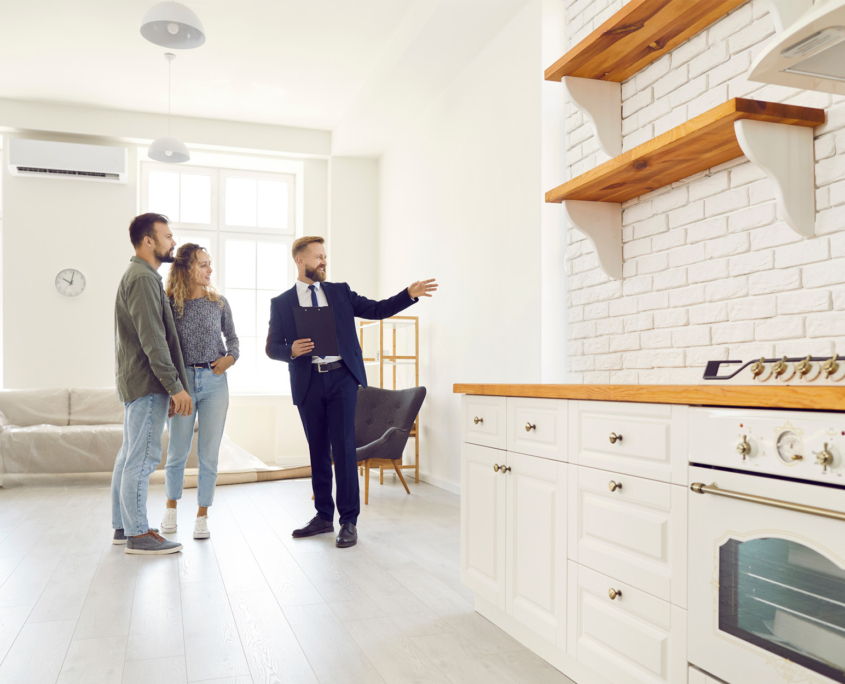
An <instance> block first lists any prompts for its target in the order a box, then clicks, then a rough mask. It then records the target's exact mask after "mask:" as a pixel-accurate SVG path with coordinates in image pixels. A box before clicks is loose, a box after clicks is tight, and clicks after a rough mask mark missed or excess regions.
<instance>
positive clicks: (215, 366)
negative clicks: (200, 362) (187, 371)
mask: <svg viewBox="0 0 845 684" xmlns="http://www.w3.org/2000/svg"><path fill="white" fill-rule="evenodd" d="M233 365H235V357H234V356H232V355H231V354H229V355H228V356H222V357H220V358H219V359H217V361H212V362H211V368H212V370H213V371H214V374H215V375H223V373H225V372H226V371H227V370H229V369H230V368H231V367H232V366H233Z"/></svg>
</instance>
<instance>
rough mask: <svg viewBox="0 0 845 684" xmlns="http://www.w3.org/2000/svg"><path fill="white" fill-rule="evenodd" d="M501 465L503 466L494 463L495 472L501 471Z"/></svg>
mask: <svg viewBox="0 0 845 684" xmlns="http://www.w3.org/2000/svg"><path fill="white" fill-rule="evenodd" d="M501 467H502V466H500V465H499V464H498V463H496V464H494V465H493V472H494V473H498V472H499V470H500V469H501Z"/></svg>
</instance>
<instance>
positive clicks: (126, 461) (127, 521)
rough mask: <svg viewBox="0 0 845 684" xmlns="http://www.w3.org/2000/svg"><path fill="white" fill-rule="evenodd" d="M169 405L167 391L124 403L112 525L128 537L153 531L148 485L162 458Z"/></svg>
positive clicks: (114, 481) (115, 468)
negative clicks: (163, 436) (163, 437)
mask: <svg viewBox="0 0 845 684" xmlns="http://www.w3.org/2000/svg"><path fill="white" fill-rule="evenodd" d="M169 405H170V397H169V396H167V395H166V394H148V395H147V396H145V397H141V398H140V399H136V400H135V401H130V402H129V403H125V404H124V408H125V410H124V413H123V445H122V446H121V447H120V452H119V453H118V455H117V459H115V462H114V472H113V473H112V478H111V519H112V527H114V529H116V530H119V529H122V530H123V533H124V534H125V535H126V536H127V537H135V536H137V535H139V534H146V533H147V532H149V531H150V525H149V523H148V522H147V489H148V488H149V485H150V475H152V473H153V471H154V470H155V469H156V466H157V465H158V464H159V463H160V462H161V433H162V432H163V430H164V421H165V420H167V407H168V406H169Z"/></svg>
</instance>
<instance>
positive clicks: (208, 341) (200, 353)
mask: <svg viewBox="0 0 845 684" xmlns="http://www.w3.org/2000/svg"><path fill="white" fill-rule="evenodd" d="M220 299H221V301H219V302H210V301H208V300H207V299H206V298H205V297H200V298H199V299H188V300H185V309H184V311H183V312H182V315H181V316H180V315H179V313H178V312H177V311H176V307H175V305H174V306H173V318H174V320H175V322H176V330H177V332H178V333H179V343H180V345H181V346H182V356H183V358H184V359H185V365H186V366H189V365H192V364H195V363H211V362H212V361H217V359H219V358H221V357H223V356H226V355H227V354H229V355H231V356H232V358H234V359H235V361H237V360H238V356H240V350H239V345H238V336H237V334H236V333H235V324H234V322H233V321H232V309H231V307H230V306H229V302H228V301H226V298H225V297H223V296H221V297H220ZM170 301H171V304H173V300H172V299H171V300H170ZM221 303H222V304H223V306H222V307H221V306H220V304H221ZM221 333H222V335H221ZM224 337H225V338H226V343H225V344H224V343H223V338H224Z"/></svg>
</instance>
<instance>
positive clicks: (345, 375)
mask: <svg viewBox="0 0 845 684" xmlns="http://www.w3.org/2000/svg"><path fill="white" fill-rule="evenodd" d="M129 236H130V240H131V242H132V244H133V246H134V247H135V256H134V257H132V259H131V263H130V265H129V268H128V269H127V270H126V273H125V274H124V276H123V279H122V281H121V284H120V287H119V289H118V293H117V301H116V303H115V337H116V366H117V368H116V371H117V390H118V395H119V397H120V399H121V401H123V402H124V407H125V416H124V423H123V446H122V447H121V450H120V453H119V454H118V457H117V459H116V461H115V467H114V473H113V475H112V526H113V527H114V530H115V532H114V543H116V544H120V543H125V544H126V552H127V553H135V554H167V553H175V552H177V551H180V550H181V548H182V545H181V544H179V543H177V542H172V541H168V540H166V539H165V538H164V537H162V536H161V535H159V534H158V530H156V529H151V528H150V526H149V524H148V522H147V489H148V486H149V477H150V475H151V474H152V472H153V471H154V470H155V468H156V466H157V465H158V464H159V462H160V461H161V436H162V432H163V430H164V423H165V420H169V424H168V432H169V434H170V446H169V448H168V458H167V464H166V467H165V489H166V492H167V499H168V500H167V508H166V509H165V515H164V519H163V520H162V532H164V533H168V532H175V531H176V501H177V500H178V499H179V498H181V495H182V483H183V479H184V470H185V462H186V460H187V457H188V453H189V452H190V448H191V439H192V437H193V431H194V419H195V417H196V414H198V417H199V435H198V440H199V445H198V458H199V478H198V485H197V490H198V491H197V498H198V502H199V504H200V507H199V511H198V513H197V522H196V523H195V527H194V537H195V538H200V539H203V538H208V536H209V532H208V525H207V507H208V506H210V505H211V503H212V498H213V495H214V486H215V483H216V480H217V457H218V453H219V448H220V441H221V439H222V437H223V429H224V425H225V419H226V412H227V410H228V405H229V391H228V385H227V381H226V376H225V371H226V370H227V369H228V368H229V367H230V366H231V365H232V364H233V363H235V361H236V360H237V356H238V341H237V336H236V335H235V330H234V326H233V324H232V316H231V310H230V308H229V305H228V303H227V302H226V300H225V299H224V298H223V297H221V296H220V295H218V294H217V293H216V292H215V290H214V289H213V287H212V286H211V279H210V276H211V259H210V256H209V255H208V254H207V252H205V251H204V250H203V249H202V248H201V247H199V246H198V245H193V244H186V245H183V246H182V247H181V248H180V249H179V252H178V253H177V254H176V256H175V257H174V250H175V248H176V242H175V240H173V236H172V233H171V231H170V227H169V226H168V223H167V219H166V218H165V217H164V216H161V215H158V214H142V215H141V216H138V217H136V218H135V219H134V220H133V221H132V223H131V225H130V227H129ZM292 256H293V258H294V261H295V262H296V266H297V271H298V279H297V281H296V284H295V285H294V287H293V288H291V289H290V290H288V291H287V292H285V293H283V294H282V295H280V296H278V297H276V298H275V299H273V301H272V304H271V314H270V332H269V335H268V337H267V347H266V351H267V355H268V356H269V357H270V358H272V359H275V360H278V361H285V362H286V363H288V364H289V369H290V374H291V390H292V395H293V403H294V404H295V405H296V406H297V407H298V408H299V413H300V417H301V419H302V424H303V427H304V428H305V434H306V437H307V439H308V446H309V452H310V457H311V470H312V485H313V489H314V503H315V507H316V509H317V515H316V516H315V517H314V518H313V519H312V520H311V521H310V522H309V523H308V524H307V525H306V526H305V527H303V528H301V529H298V530H294V531H293V536H294V537H308V536H312V535H316V534H323V533H326V532H333V531H334V525H333V520H334V501H333V499H332V491H331V489H332V462H334V467H335V477H336V480H337V508H338V512H339V513H340V524H341V531H340V534H339V535H338V538H337V546H339V547H348V546H352V545H354V544H355V543H356V542H357V530H356V524H357V520H358V513H359V511H360V501H359V495H358V477H357V467H356V466H357V459H356V450H355V404H356V400H357V392H358V385H359V384H360V385H363V386H366V374H365V371H364V364H363V359H362V355H361V348H360V345H359V344H358V338H357V335H356V331H355V317H356V316H357V317H359V318H367V319H382V318H388V317H390V316H394V315H396V314H397V313H399V312H400V311H402V310H404V309H406V308H407V307H409V306H411V305H412V304H413V303H415V302H417V301H419V297H430V296H432V294H433V293H434V292H435V291H436V290H437V285H436V283H434V281H422V282H415V283H413V284H412V285H411V286H410V287H408V288H407V289H405V290H402V292H400V293H399V294H398V295H396V296H394V297H391V298H390V299H386V300H384V301H381V302H376V301H373V300H370V299H367V298H366V297H362V296H360V295H358V294H356V293H355V292H353V291H352V290H351V289H350V288H349V286H348V285H347V284H346V283H325V277H326V253H325V248H324V241H323V238H319V237H306V238H300V239H298V240H296V241H295V242H294V244H293V249H292ZM174 261H175V263H174V265H173V266H172V267H171V274H170V277H169V278H168V283H167V291H166V292H165V289H164V287H163V284H162V278H161V276H160V275H159V273H158V268H159V267H160V266H161V264H162V263H168V262H174ZM326 305H331V306H332V307H333V313H334V318H335V325H336V328H337V336H338V350H339V356H336V357H331V358H328V357H326V358H322V357H317V356H312V355H311V354H310V353H309V352H311V351H312V350H313V348H314V345H313V344H312V343H311V341H310V340H307V339H297V336H296V326H295V324H294V322H293V321H294V319H293V307H296V306H326ZM174 309H175V316H174ZM224 337H225V344H224V340H223V338H224ZM186 366H187V369H186ZM168 407H169V409H170V410H169V411H168ZM168 414H170V417H169V418H168Z"/></svg>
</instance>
